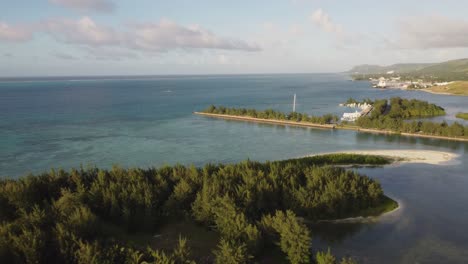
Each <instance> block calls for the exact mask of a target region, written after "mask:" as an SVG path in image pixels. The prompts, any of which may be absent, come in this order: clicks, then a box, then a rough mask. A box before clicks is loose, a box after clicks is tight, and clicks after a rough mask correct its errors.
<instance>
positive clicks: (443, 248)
mask: <svg viewBox="0 0 468 264" xmlns="http://www.w3.org/2000/svg"><path fill="white" fill-rule="evenodd" d="M294 93H295V94H297V102H298V104H297V111H299V112H305V113H308V114H313V115H321V114H325V113H330V112H331V113H335V114H341V113H343V112H345V111H349V109H346V108H342V107H339V106H338V104H339V103H342V102H344V101H346V100H347V99H348V98H350V97H353V98H355V99H363V98H371V99H375V98H389V97H392V96H401V97H406V98H417V99H422V100H428V101H430V102H433V103H436V104H438V105H441V106H442V107H444V108H445V109H446V111H447V113H448V115H447V116H445V117H438V118H436V119H437V120H439V121H441V120H444V119H445V120H447V121H448V122H454V121H455V120H456V118H455V114H456V113H457V112H458V111H462V110H464V111H465V112H466V111H467V107H468V97H457V96H444V95H434V94H429V93H424V92H416V91H414V92H411V91H400V90H378V89H374V88H371V87H370V85H369V83H367V82H353V81H349V78H348V77H347V76H346V75H341V74H290V75H226V76H145V77H119V78H116V77H109V78H73V77H70V78H68V77H67V78H40V79H35V78H32V79H13V80H0V177H9V178H17V177H19V176H21V175H25V174H27V173H40V172H43V171H46V170H49V169H50V168H64V169H69V168H71V167H79V166H80V165H84V166H87V165H95V166H98V167H106V168H108V167H111V166H112V165H113V164H120V165H122V166H125V167H132V166H133V167H134V166H136V167H150V166H160V165H163V164H175V163H182V164H195V165H202V164H204V163H207V162H222V163H227V162H236V161H240V160H244V159H247V158H249V159H252V160H260V161H264V160H278V159H286V158H293V157H299V156H304V155H308V154H312V153H321V152H329V151H338V150H359V149H395V151H398V149H427V150H441V151H450V152H454V153H457V154H459V155H460V157H459V158H458V159H457V160H456V161H454V162H453V164H452V165H450V166H437V165H422V164H411V165H410V164H406V165H401V166H397V167H388V168H383V169H382V168H378V169H361V171H362V172H364V173H366V174H368V175H370V176H371V177H375V178H377V179H378V180H379V181H380V182H381V183H382V185H383V187H384V190H385V192H386V193H387V194H388V195H390V196H391V197H392V198H394V199H396V200H398V201H399V202H400V203H401V205H402V208H401V209H400V210H399V211H397V213H395V214H393V215H391V216H389V217H384V218H381V219H377V220H375V221H373V222H370V223H361V224H329V225H324V226H320V227H317V229H316V230H313V232H312V234H313V235H314V245H313V246H314V247H317V248H326V247H328V246H330V247H331V248H332V250H333V251H334V252H335V253H336V254H338V255H349V256H354V257H356V258H357V259H358V260H359V261H360V262H362V263H468V232H466V229H467V227H468V192H466V188H468V144H467V143H461V142H454V141H445V140H434V139H417V138H408V137H401V136H385V135H374V134H364V133H357V132H355V131H342V130H340V131H331V130H320V129H308V128H293V127H283V126H277V125H265V124H253V123H244V122H238V121H226V120H216V119H210V118H206V117H200V116H196V115H193V114H192V112H193V111H199V110H202V109H204V108H206V107H207V106H209V105H210V104H215V105H224V106H230V107H249V108H257V109H266V108H273V109H277V110H282V111H290V110H291V109H292V98H293V94H294ZM457 122H460V123H463V124H465V125H468V123H467V122H466V121H463V120H457Z"/></svg>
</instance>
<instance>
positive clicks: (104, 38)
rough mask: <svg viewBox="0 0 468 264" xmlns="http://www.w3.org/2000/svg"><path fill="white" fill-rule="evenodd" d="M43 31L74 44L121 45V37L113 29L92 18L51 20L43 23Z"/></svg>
mask: <svg viewBox="0 0 468 264" xmlns="http://www.w3.org/2000/svg"><path fill="white" fill-rule="evenodd" d="M42 30H43V31H45V32H47V33H49V34H51V35H52V36H54V37H55V38H56V39H58V40H60V41H63V42H66V43H74V44H85V45H90V46H98V45H119V44H120V42H121V36H120V34H119V33H117V32H116V31H114V30H113V29H112V28H109V27H103V26H99V25H97V24H96V23H95V22H94V21H93V20H92V19H91V18H89V17H83V18H81V19H79V20H77V21H75V20H70V19H49V20H47V21H45V22H44V23H42Z"/></svg>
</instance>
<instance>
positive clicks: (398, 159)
mask: <svg viewBox="0 0 468 264" xmlns="http://www.w3.org/2000/svg"><path fill="white" fill-rule="evenodd" d="M326 154H356V155H376V156H382V157H388V158H390V159H392V160H393V162H392V163H391V164H388V165H387V166H389V165H390V166H391V165H398V164H404V163H418V164H421V163H423V164H431V165H449V164H448V163H449V162H451V161H453V160H455V159H457V158H458V157H459V155H458V154H454V153H451V152H445V151H435V150H412V149H394V150H390V149H388V150H387V149H380V150H342V151H336V152H327V153H318V154H312V155H309V157H311V156H320V155H326Z"/></svg>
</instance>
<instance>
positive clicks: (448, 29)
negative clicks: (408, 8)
mask: <svg viewBox="0 0 468 264" xmlns="http://www.w3.org/2000/svg"><path fill="white" fill-rule="evenodd" d="M391 43H392V44H393V45H394V46H395V47H398V48H410V49H431V48H463V47H468V21H466V20H462V19H453V18H448V17H443V16H418V17H411V18H404V19H401V20H400V21H399V22H398V38H397V39H396V40H395V41H392V42H391Z"/></svg>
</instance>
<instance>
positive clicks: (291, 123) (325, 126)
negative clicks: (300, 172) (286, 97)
mask: <svg viewBox="0 0 468 264" xmlns="http://www.w3.org/2000/svg"><path fill="white" fill-rule="evenodd" d="M193 114H195V115H201V116H206V117H211V118H219V119H227V120H236V121H243V122H253V123H264V124H275V125H286V126H296V127H310V128H320V129H332V130H333V129H341V130H354V131H357V132H363V133H372V134H385V135H401V136H408V137H419V138H430V139H443V140H451V141H462V142H468V138H456V137H446V136H434V135H426V134H413V133H404V132H403V133H400V132H395V131H390V130H378V129H369V128H360V127H352V126H340V125H330V124H323V125H322V124H314V123H308V122H295V121H286V120H275V119H263V118H256V117H248V116H235V115H224V114H211V113H203V112H193Z"/></svg>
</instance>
